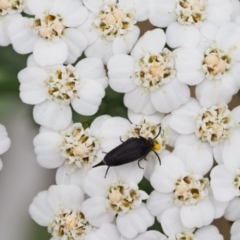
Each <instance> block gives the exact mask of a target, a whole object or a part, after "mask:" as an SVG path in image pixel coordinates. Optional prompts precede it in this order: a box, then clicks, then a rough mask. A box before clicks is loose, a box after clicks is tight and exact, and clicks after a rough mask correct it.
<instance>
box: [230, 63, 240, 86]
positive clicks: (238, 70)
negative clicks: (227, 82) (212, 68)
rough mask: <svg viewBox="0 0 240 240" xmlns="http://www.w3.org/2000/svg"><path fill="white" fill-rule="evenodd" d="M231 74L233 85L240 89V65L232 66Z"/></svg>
mask: <svg viewBox="0 0 240 240" xmlns="http://www.w3.org/2000/svg"><path fill="white" fill-rule="evenodd" d="M231 73H232V76H233V79H234V82H235V84H236V85H237V86H238V89H239V88H240V78H239V76H240V63H239V62H237V63H235V64H233V66H232V69H231Z"/></svg>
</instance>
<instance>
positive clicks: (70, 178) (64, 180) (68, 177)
mask: <svg viewBox="0 0 240 240" xmlns="http://www.w3.org/2000/svg"><path fill="white" fill-rule="evenodd" d="M86 175H87V171H86V170H84V169H81V168H77V169H74V168H73V167H72V166H65V165H63V166H61V167H59V168H58V169H57V172H56V183H57V185H61V184H66V185H71V184H74V185H77V186H79V187H80V188H81V190H82V191H84V189H83V181H84V179H85V177H86Z"/></svg>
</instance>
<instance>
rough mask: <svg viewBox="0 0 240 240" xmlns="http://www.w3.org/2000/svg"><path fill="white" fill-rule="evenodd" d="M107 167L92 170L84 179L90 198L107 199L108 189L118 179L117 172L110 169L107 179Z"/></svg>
mask: <svg viewBox="0 0 240 240" xmlns="http://www.w3.org/2000/svg"><path fill="white" fill-rule="evenodd" d="M107 168H108V167H107V166H99V167H96V168H92V169H91V170H90V171H89V172H88V173H87V176H86V177H85V179H84V189H85V192H86V193H87V194H88V195H89V196H90V197H97V196H101V197H107V194H108V187H109V186H111V185H112V184H113V182H114V181H116V179H117V175H116V173H115V170H114V169H112V168H110V169H109V171H108V173H107V176H106V177H105V174H106V171H107Z"/></svg>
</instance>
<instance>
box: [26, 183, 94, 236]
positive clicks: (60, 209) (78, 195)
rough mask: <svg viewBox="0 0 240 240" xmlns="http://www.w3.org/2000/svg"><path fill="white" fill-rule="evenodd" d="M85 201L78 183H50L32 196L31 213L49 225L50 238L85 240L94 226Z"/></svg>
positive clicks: (42, 222)
mask: <svg viewBox="0 0 240 240" xmlns="http://www.w3.org/2000/svg"><path fill="white" fill-rule="evenodd" d="M83 201H84V193H83V192H82V191H81V190H80V188H79V187H77V186H75V185H59V186H51V187H50V188H49V189H48V190H47V191H43V192H40V193H39V194H38V195H37V196H36V197H35V198H34V199H33V202H32V203H31V205H30V207H29V213H30V215H31V217H32V218H33V219H34V221H35V222H37V223H38V224H39V225H41V226H45V227H47V228H48V232H49V233H51V234H52V236H53V238H51V240H66V239H72V240H85V239H87V236H88V234H89V233H90V232H91V231H92V230H94V228H93V226H92V224H91V222H90V221H89V219H88V218H87V217H86V216H85V215H84V214H83V212H82V205H83Z"/></svg>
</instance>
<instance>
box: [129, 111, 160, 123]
mask: <svg viewBox="0 0 240 240" xmlns="http://www.w3.org/2000/svg"><path fill="white" fill-rule="evenodd" d="M128 118H129V119H130V121H131V122H132V123H135V124H139V122H140V121H142V120H143V119H145V121H146V122H148V123H153V124H156V125H157V124H160V123H161V122H162V120H163V118H164V114H162V113H159V112H157V113H154V114H151V115H145V114H142V113H136V112H134V111H132V110H130V109H128Z"/></svg>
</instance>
